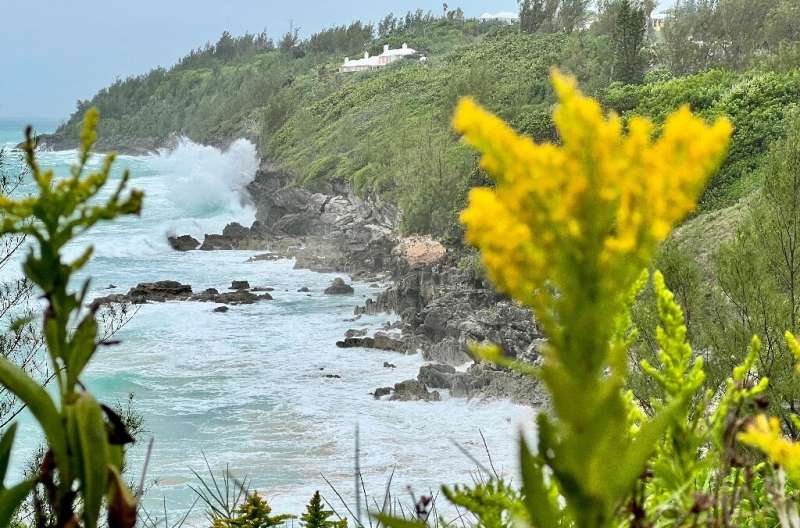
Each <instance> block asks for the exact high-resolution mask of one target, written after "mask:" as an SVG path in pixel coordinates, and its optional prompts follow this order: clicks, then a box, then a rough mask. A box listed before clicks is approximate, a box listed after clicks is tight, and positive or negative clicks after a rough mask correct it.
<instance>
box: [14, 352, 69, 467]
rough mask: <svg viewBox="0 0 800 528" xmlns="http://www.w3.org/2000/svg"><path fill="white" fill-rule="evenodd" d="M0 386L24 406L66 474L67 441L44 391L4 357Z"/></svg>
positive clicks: (67, 462)
mask: <svg viewBox="0 0 800 528" xmlns="http://www.w3.org/2000/svg"><path fill="white" fill-rule="evenodd" d="M0 384H2V385H3V386H5V387H6V388H7V389H8V390H9V391H11V392H12V393H13V394H14V395H15V396H16V397H17V398H19V399H20V400H21V401H22V402H23V403H24V404H25V405H27V407H28V409H29V410H30V411H31V413H32V414H33V416H34V417H35V418H36V421H37V422H39V425H40V426H41V428H42V430H43V431H44V434H45V436H46V437H47V443H48V444H49V447H50V450H51V451H52V452H53V456H54V457H55V461H56V465H57V466H58V468H59V470H61V471H62V472H64V473H65V474H69V458H68V456H67V439H66V436H65V434H64V429H63V427H62V424H61V416H60V415H59V413H58V409H57V408H56V406H55V404H54V403H53V400H52V399H51V398H50V396H49V395H48V394H47V392H46V391H45V390H44V389H43V388H42V387H41V386H40V385H39V384H38V383H36V382H35V381H34V380H32V379H31V378H30V377H29V376H28V375H27V374H25V372H24V371H23V370H22V369H21V368H19V367H18V366H16V365H14V364H13V363H11V362H10V361H9V360H7V359H6V358H0Z"/></svg>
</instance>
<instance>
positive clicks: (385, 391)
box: [372, 387, 392, 400]
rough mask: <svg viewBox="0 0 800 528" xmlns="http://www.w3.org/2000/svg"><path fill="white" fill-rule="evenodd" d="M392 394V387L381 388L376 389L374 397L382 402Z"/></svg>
mask: <svg viewBox="0 0 800 528" xmlns="http://www.w3.org/2000/svg"><path fill="white" fill-rule="evenodd" d="M391 393H392V388H391V387H379V388H377V389H375V392H373V393H372V395H373V396H374V397H375V399H376V400H380V399H381V398H383V397H384V396H388V395H390V394H391Z"/></svg>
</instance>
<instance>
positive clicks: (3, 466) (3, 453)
mask: <svg viewBox="0 0 800 528" xmlns="http://www.w3.org/2000/svg"><path fill="white" fill-rule="evenodd" d="M16 434H17V424H15V423H13V424H11V425H10V426H9V427H8V429H7V430H6V432H5V433H4V434H3V438H2V439H0V490H2V489H5V481H6V471H8V460H9V459H10V458H11V447H12V446H13V445H14V436H15V435H16Z"/></svg>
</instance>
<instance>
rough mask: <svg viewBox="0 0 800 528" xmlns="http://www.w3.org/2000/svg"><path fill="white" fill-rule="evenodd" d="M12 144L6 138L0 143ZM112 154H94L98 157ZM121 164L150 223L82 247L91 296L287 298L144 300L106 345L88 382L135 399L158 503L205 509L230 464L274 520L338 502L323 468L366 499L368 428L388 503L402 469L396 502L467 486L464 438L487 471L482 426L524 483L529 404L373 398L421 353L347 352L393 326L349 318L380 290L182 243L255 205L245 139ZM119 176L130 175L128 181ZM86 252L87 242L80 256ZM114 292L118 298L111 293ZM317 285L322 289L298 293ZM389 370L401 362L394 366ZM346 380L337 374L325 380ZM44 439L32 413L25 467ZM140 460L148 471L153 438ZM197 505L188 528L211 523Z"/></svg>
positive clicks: (372, 479) (378, 483) (411, 370)
mask: <svg viewBox="0 0 800 528" xmlns="http://www.w3.org/2000/svg"><path fill="white" fill-rule="evenodd" d="M0 139H2V138H0ZM73 158H74V153H73V152H54V153H43V154H42V161H43V163H44V164H46V165H48V166H51V167H54V168H55V169H56V171H57V172H58V173H59V174H65V173H66V169H67V167H68V164H69V163H70V162H71V161H72V159H73ZM98 161H99V160H95V161H94V163H97V162H98ZM118 165H119V166H120V168H121V167H127V168H129V169H130V171H131V173H132V179H131V182H132V184H133V185H134V186H135V187H138V188H141V189H144V191H145V193H146V195H145V209H144V213H143V215H142V217H141V218H125V219H122V220H119V221H115V222H114V223H113V224H106V225H103V226H101V227H99V228H97V229H95V230H94V231H93V233H92V234H91V235H89V236H88V237H87V238H86V239H85V240H82V241H81V244H86V243H91V244H93V245H95V247H96V257H95V259H94V260H93V262H92V264H91V265H90V267H89V270H88V273H89V274H90V275H91V276H92V278H93V283H92V284H93V293H94V294H95V295H105V294H108V293H110V292H111V291H116V292H119V291H127V289H128V288H130V287H131V286H133V285H135V284H137V283H139V282H145V281H155V280H163V279H172V280H178V281H181V282H184V283H189V284H191V285H192V286H193V287H194V289H195V291H201V290H202V289H204V288H208V287H215V288H218V289H220V290H224V289H225V288H226V287H227V286H228V285H229V284H230V282H231V281H232V280H240V279H243V280H249V281H250V283H251V284H252V285H258V286H271V287H273V288H275V291H274V292H273V295H274V297H275V300H274V301H272V302H264V303H259V304H255V305H250V306H237V307H232V309H231V311H230V312H228V313H227V314H218V313H212V309H213V307H214V306H213V305H209V304H203V303H166V304H152V305H146V306H143V307H142V308H141V309H140V311H139V312H138V313H137V315H136V316H135V318H134V319H133V320H132V321H131V322H130V324H128V326H126V327H125V328H124V329H123V330H122V331H121V332H120V333H119V334H118V336H117V337H119V338H120V339H121V340H122V345H120V346H117V347H112V348H106V349H103V350H101V352H100V353H99V354H98V356H97V357H96V358H95V359H94V360H93V363H92V365H91V367H90V370H89V373H88V375H87V378H86V381H87V382H88V383H87V384H88V386H89V387H90V388H91V389H92V390H93V391H95V392H96V393H97V394H98V396H99V398H100V399H101V400H102V401H105V402H109V403H113V402H115V401H118V400H125V399H126V398H127V395H128V393H133V394H134V396H135V407H136V410H137V411H138V412H140V413H141V414H142V415H143V416H144V419H145V426H146V429H147V433H146V435H145V437H146V439H149V438H150V437H153V438H154V440H155V443H154V451H153V456H152V459H151V462H150V469H149V471H148V480H149V481H151V482H152V486H151V487H150V489H149V493H148V496H147V501H146V504H147V506H148V509H149V510H151V511H154V512H160V511H161V510H162V509H163V501H164V500H166V505H167V508H168V511H169V513H170V518H171V519H172V520H177V518H178V516H179V514H180V513H181V512H183V511H185V509H186V508H187V507H188V506H189V505H190V504H191V503H192V501H193V500H194V496H193V493H192V492H191V490H190V489H189V485H190V484H193V483H194V482H195V481H194V479H193V476H192V474H191V471H190V468H194V469H196V470H198V471H201V472H202V471H203V470H204V462H203V453H205V456H206V457H207V458H208V460H209V462H210V464H211V466H212V467H213V468H215V469H217V470H218V469H221V468H223V467H224V466H225V465H226V464H229V465H230V469H231V471H232V472H234V473H235V474H237V475H241V476H244V475H246V476H248V477H249V478H251V479H252V481H253V486H254V487H255V488H256V489H258V490H259V491H260V492H262V493H263V494H264V495H266V496H267V497H269V498H270V502H271V504H272V505H273V508H274V511H276V512H291V513H296V514H299V513H301V512H302V509H303V507H304V505H305V503H306V502H307V501H308V498H309V497H310V495H311V494H312V493H313V491H314V490H316V489H319V490H321V491H322V493H323V495H326V496H327V497H328V498H329V499H331V500H332V501H333V503H334V505H335V506H337V507H338V504H337V502H336V499H335V497H334V495H333V493H332V492H331V490H330V489H329V488H328V487H327V486H326V484H325V483H324V481H323V479H322V478H321V475H323V474H324V475H325V477H327V478H328V479H329V480H331V481H332V482H334V483H335V484H336V486H337V488H339V490H340V491H342V493H343V494H344V495H345V497H346V498H348V500H352V497H353V484H352V482H353V481H352V475H353V458H354V431H355V427H356V425H358V426H359V427H360V431H361V469H362V471H363V474H364V479H365V481H366V486H367V489H368V491H369V493H371V494H372V495H374V496H375V497H376V498H377V499H378V500H379V501H380V497H381V496H382V494H383V490H384V487H385V484H386V480H387V478H388V476H389V474H390V473H391V472H392V471H393V470H395V477H394V486H393V487H394V493H395V494H396V495H398V496H400V497H404V496H406V491H405V488H406V486H411V487H412V488H413V489H414V490H415V492H416V493H417V494H419V493H427V492H429V491H430V490H432V489H433V490H435V489H436V488H437V487H438V486H439V485H440V484H443V483H459V482H470V481H471V474H472V471H474V469H475V467H474V463H473V462H472V461H470V460H469V459H468V458H467V457H465V456H464V455H462V454H461V453H459V452H458V451H457V450H456V449H455V448H454V447H453V442H458V443H460V444H461V445H463V446H464V447H466V448H467V449H468V450H470V451H471V452H472V453H473V454H474V455H475V456H476V457H477V458H479V459H480V460H482V461H483V462H484V463H487V464H488V460H487V458H486V455H485V453H484V449H483V444H482V441H481V437H480V434H479V431H482V432H483V433H484V435H485V436H486V440H487V442H488V444H489V447H490V449H491V452H492V456H493V460H494V464H495V466H496V467H497V468H498V469H499V470H501V471H505V473H506V474H507V475H509V476H511V477H514V478H515V477H516V462H515V460H516V437H517V434H516V433H517V431H518V429H519V428H520V426H521V425H522V424H526V425H527V424H530V423H531V422H532V414H533V413H532V411H531V410H529V409H525V408H522V407H519V406H516V405H512V404H510V403H505V402H478V401H474V402H467V401H465V400H462V399H449V398H448V397H447V396H446V395H445V400H444V401H442V402H437V403H424V402H405V403H400V402H388V401H375V400H373V399H372V397H371V396H370V395H369V393H370V392H371V391H372V390H373V389H374V388H376V387H382V386H388V385H392V384H393V383H395V382H398V381H401V380H404V379H409V378H413V377H416V374H417V370H418V368H419V366H420V365H421V364H422V359H421V358H420V357H419V356H416V355H415V356H403V355H399V354H396V353H392V352H381V351H376V350H363V349H338V348H336V347H335V346H334V343H335V341H336V340H338V339H341V337H342V334H343V332H344V331H345V330H346V329H348V328H351V327H356V328H361V327H365V326H368V327H370V328H371V329H375V328H378V327H379V326H380V325H381V324H383V323H384V322H385V321H386V320H387V317H367V318H362V319H361V320H359V321H357V322H347V321H345V319H347V318H350V317H352V313H353V307H354V306H355V305H356V304H359V303H362V302H363V301H364V298H365V297H366V296H369V295H373V294H375V293H377V292H378V290H377V289H375V288H369V287H368V286H366V285H363V284H356V285H355V287H356V295H355V296H354V297H329V296H325V295H323V294H322V290H323V289H324V287H325V286H327V284H329V283H330V281H331V279H332V278H333V277H335V275H331V274H317V273H312V272H308V271H298V270H293V269H292V262H290V261H278V262H263V261H262V262H255V263H248V262H246V260H247V258H248V257H249V256H251V255H253V254H254V253H252V252H241V251H230V252H190V253H178V252H174V251H172V250H170V249H169V247H168V246H167V243H166V235H167V234H173V233H177V234H184V233H189V234H192V235H194V236H195V237H197V238H202V235H203V234H204V233H216V232H220V231H221V229H222V228H223V227H224V225H225V224H226V223H228V222H231V221H239V222H241V223H243V224H245V225H248V224H249V223H250V222H252V221H253V219H254V211H253V210H252V208H250V207H249V206H248V205H247V197H246V194H245V192H246V191H245V190H244V188H245V186H246V184H247V183H248V182H249V181H250V180H251V179H252V177H253V175H254V173H255V170H256V167H257V159H256V154H255V149H254V148H253V146H252V145H251V144H249V143H247V142H246V141H239V142H237V143H235V144H234V145H233V146H232V147H231V148H230V149H229V150H228V151H227V152H220V151H218V150H216V149H213V148H210V147H203V146H199V145H195V144H192V143H190V142H182V143H181V144H180V145H179V146H178V148H177V149H176V150H175V151H174V152H171V153H161V154H159V155H153V156H146V157H128V156H122V157H120V159H119V162H118ZM116 177H119V173H116ZM74 250H75V251H77V250H78V248H77V247H76V248H74ZM109 284H114V285H116V286H118V289H116V290H106V289H105V288H106V287H107V286H108V285H109ZM302 286H308V287H309V288H310V289H311V291H312V293H311V294H310V295H307V294H304V293H298V292H297V290H298V289H299V288H300V287H302ZM385 361H388V362H391V363H393V364H395V365H397V368H396V369H387V368H384V367H383V363H384V362H385ZM326 373H329V374H339V375H341V376H342V378H341V379H327V378H324V377H323V374H326ZM38 438H39V434H38V431H37V430H36V429H35V427H33V424H32V423H31V422H30V421H29V420H27V421H26V423H25V427H23V430H22V431H21V436H20V438H19V440H18V442H20V445H19V446H18V449H17V451H16V453H15V460H14V464H15V467H16V468H17V469H19V468H20V467H21V465H22V464H23V463H24V458H25V454H26V452H27V451H29V450H31V449H32V448H33V447H35V445H36V444H37V442H38V441H39V440H38ZM142 444H146V442H140V445H137V446H136V447H134V449H133V450H132V452H131V460H132V475H136V474H138V472H139V471H140V469H141V465H142V461H143V457H144V447H145V446H144V445H142ZM202 521H203V514H202V511H201V510H200V509H196V510H194V512H193V513H192V515H191V522H190V523H189V525H190V526H202V525H203V524H204V523H203V522H202Z"/></svg>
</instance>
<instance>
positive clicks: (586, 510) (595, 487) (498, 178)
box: [453, 71, 731, 528]
mask: <svg viewBox="0 0 800 528" xmlns="http://www.w3.org/2000/svg"><path fill="white" fill-rule="evenodd" d="M552 78H553V86H554V87H555V91H556V93H557V95H558V98H559V105H558V106H557V107H556V109H555V112H554V120H555V124H556V127H557V129H558V132H559V136H560V138H561V144H559V145H554V144H549V143H542V144H537V143H535V142H534V141H533V140H532V139H530V138H528V137H526V136H522V135H519V134H517V133H516V132H514V131H513V130H512V129H511V128H510V127H508V126H507V125H506V124H505V123H504V122H503V121H502V120H501V119H499V118H498V117H496V116H494V115H492V114H490V113H489V112H487V111H485V110H484V109H482V108H481V107H480V106H478V105H477V104H476V103H475V102H474V101H473V100H472V99H469V98H467V99H463V100H462V101H461V102H460V103H459V106H458V108H457V110H456V114H455V117H454V118H453V126H454V128H455V129H456V130H457V131H458V132H460V133H461V134H462V135H463V137H464V141H465V142H466V143H468V144H469V145H471V146H473V147H474V148H475V149H477V150H478V151H479V152H480V153H481V155H482V156H481V167H483V169H485V170H486V171H487V172H488V173H489V174H490V175H491V176H492V178H494V180H495V182H496V186H495V187H494V188H485V187H484V188H477V189H473V190H472V191H471V192H470V196H469V206H468V207H467V209H465V210H464V211H463V212H462V213H461V221H462V222H463V223H464V225H465V227H466V237H467V239H468V241H469V242H470V243H472V244H473V245H475V246H476V247H478V248H479V249H480V251H481V257H482V259H483V264H484V267H485V268H486V271H487V274H488V275H489V278H490V279H491V280H492V281H493V282H494V283H495V285H496V286H497V288H498V289H499V290H501V291H503V292H505V293H507V294H509V295H511V296H512V297H514V298H515V299H516V300H517V301H519V302H521V303H523V304H525V305H527V306H529V307H531V308H533V310H534V312H535V314H536V317H537V322H538V323H539V324H540V326H541V327H542V329H543V330H544V332H545V334H546V335H547V338H548V344H547V346H546V347H544V349H543V354H544V362H543V363H542V365H541V368H540V370H539V373H540V375H541V379H542V380H543V381H544V383H545V384H546V386H547V388H548V391H549V395H550V403H551V405H552V409H553V414H554V416H555V417H554V419H552V420H551V419H550V418H549V417H547V416H546V415H544V414H542V415H540V416H539V419H538V427H539V431H540V436H539V446H538V452H539V453H540V454H541V455H540V457H541V458H539V459H538V460H537V459H534V458H533V457H532V456H531V455H526V457H528V458H526V460H527V462H526V463H525V467H526V468H527V471H523V475H525V485H526V487H528V488H529V489H530V490H538V492H531V493H532V495H531V496H533V495H536V494H538V495H539V496H541V495H543V494H546V493H547V491H546V490H548V489H553V487H552V486H551V484H550V483H549V482H548V479H547V478H545V476H544V473H543V472H542V466H544V465H546V466H548V467H549V468H550V470H551V475H552V476H553V482H555V487H557V488H558V490H560V491H561V492H562V493H563V499H564V501H563V502H564V505H565V511H567V512H568V515H569V516H570V518H571V521H570V522H567V523H565V525H567V524H569V525H573V526H577V527H580V528H601V527H602V528H605V527H607V526H612V524H613V521H612V519H613V518H614V512H615V511H616V509H617V508H618V507H619V504H620V502H621V501H622V500H623V499H624V497H625V496H627V495H628V494H629V493H630V490H631V489H632V488H633V485H634V482H635V481H636V479H638V478H639V476H640V475H641V474H642V470H643V467H644V465H645V463H646V460H647V458H648V457H649V456H650V455H651V453H652V450H653V449H655V443H656V441H657V439H658V438H659V436H660V434H661V433H662V432H663V431H664V430H665V428H666V427H667V424H668V423H669V419H670V414H669V412H671V411H670V410H669V409H668V410H665V411H664V412H663V413H660V414H658V415H657V416H655V417H654V418H652V419H647V420H645V419H644V417H643V416H640V415H637V413H636V409H634V408H633V407H632V405H631V402H630V401H627V400H626V399H625V396H624V395H623V387H624V383H625V372H626V369H627V364H628V356H627V353H626V352H627V351H626V347H625V340H624V339H621V338H620V336H621V335H622V334H624V330H625V329H626V328H625V325H623V324H622V323H624V321H626V320H627V319H626V318H624V317H621V316H622V315H623V314H624V313H625V310H626V308H627V307H629V306H628V304H630V298H631V293H630V292H631V289H632V287H633V285H634V284H635V283H636V282H637V280H639V277H640V275H641V272H642V269H643V268H645V267H647V264H648V263H649V260H650V257H651V255H652V253H653V251H654V249H655V247H656V245H657V244H658V243H659V242H661V241H662V240H664V239H665V238H666V237H667V236H668V235H669V232H670V230H671V229H672V227H673V226H674V225H675V223H676V222H678V221H680V220H681V219H682V218H683V217H684V216H686V214H687V213H689V212H690V211H691V210H692V209H693V208H694V207H695V204H696V202H697V200H698V198H699V196H700V193H701V192H702V191H703V188H704V186H705V184H706V181H707V180H708V178H709V177H710V176H711V174H712V173H713V172H714V171H715V170H716V169H717V168H718V166H719V165H720V163H721V162H722V159H723V156H724V154H725V151H726V149H727V146H728V143H729V141H730V135H731V125H730V123H729V122H728V121H727V120H726V119H719V120H718V121H717V122H716V123H715V124H713V125H711V126H709V125H707V124H705V123H704V122H703V121H702V120H700V119H699V118H697V117H695V116H694V115H692V113H691V112H689V110H688V109H687V108H682V109H680V110H678V111H677V112H675V113H674V114H673V115H672V116H670V117H669V118H668V119H667V120H666V123H665V125H664V129H663V131H662V133H661V135H660V137H658V138H656V139H654V138H653V131H654V127H653V125H652V124H651V123H650V122H649V121H648V120H646V119H643V118H633V119H631V120H630V121H629V123H628V125H627V131H626V130H625V128H626V127H624V126H623V123H622V120H621V119H619V118H618V117H616V116H614V115H611V116H606V115H604V113H603V111H602V109H601V108H600V105H599V104H598V103H597V101H595V100H593V99H591V98H588V97H585V96H584V95H583V94H581V92H580V91H579V90H578V89H577V87H576V85H575V81H574V79H572V78H570V77H566V76H563V75H561V74H559V73H558V72H556V71H554V72H553V75H552ZM678 331H679V328H678V327H676V332H678ZM676 336H677V334H676ZM678 337H679V336H677V337H675V342H676V343H678V342H679V343H680V344H682V343H683V340H682V339H678ZM676 346H678V345H676ZM476 350H477V351H478V352H480V353H481V355H482V357H484V358H486V359H489V360H494V361H497V360H498V358H499V357H500V350H499V348H497V347H482V348H480V349H476ZM500 359H502V358H500ZM518 368H519V367H518ZM676 405H677V404H676ZM634 423H636V428H635V429H636V434H635V435H632V434H631V429H632V425H633V424H634ZM526 449H527V448H525V449H523V450H522V451H523V452H526ZM524 458H525V457H524ZM609 460H615V461H619V463H615V464H609ZM548 504H549V503H547V502H546V501H539V502H537V503H536V508H529V509H528V513H529V514H530V515H531V519H532V520H533V521H534V522H533V524H534V525H536V526H555V525H556V523H554V522H552V520H553V518H556V517H558V516H559V515H560V513H559V512H556V511H553V509H552V508H551V507H550V506H548ZM551 506H552V505H551ZM573 521H574V522H573Z"/></svg>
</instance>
